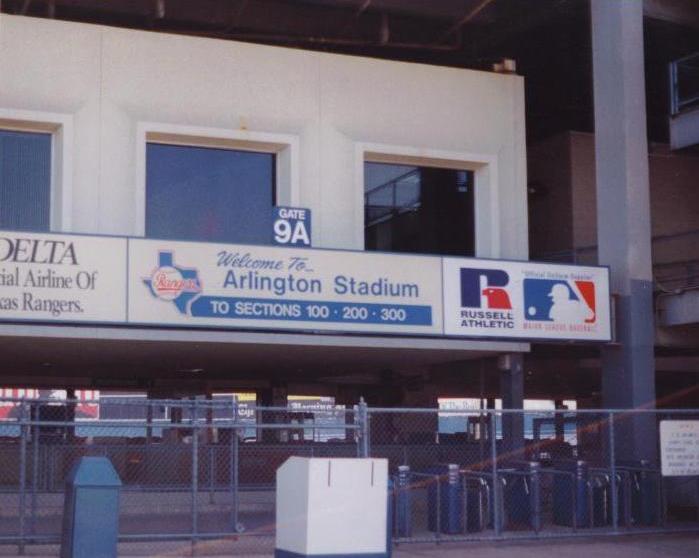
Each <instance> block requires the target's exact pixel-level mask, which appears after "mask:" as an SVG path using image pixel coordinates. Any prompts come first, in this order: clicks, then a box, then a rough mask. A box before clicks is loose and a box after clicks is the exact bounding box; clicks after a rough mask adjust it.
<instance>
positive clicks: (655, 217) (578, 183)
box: [528, 132, 699, 271]
mask: <svg viewBox="0 0 699 558" xmlns="http://www.w3.org/2000/svg"><path fill="white" fill-rule="evenodd" d="M594 139H595V138H594V135H593V134H588V133H582V132H566V133H564V134H560V135H557V136H555V137H553V138H550V139H548V140H546V141H544V142H541V143H539V144H537V145H535V146H532V147H531V148H530V149H529V155H528V158H529V167H530V169H531V170H530V179H529V180H530V182H531V181H532V180H533V179H538V180H540V181H541V183H542V185H543V186H544V187H546V188H547V190H548V193H547V194H545V195H546V196H548V197H549V198H550V200H548V201H546V202H542V203H541V205H542V206H545V207H546V212H548V208H549V206H550V207H561V205H560V204H562V203H564V202H565V201H566V198H568V199H569V203H570V211H571V213H572V215H571V217H572V231H571V232H572V235H570V234H569V231H568V229H567V227H566V226H565V224H564V225H560V224H557V225H555V226H554V224H552V226H551V227H550V228H549V229H548V230H547V231H542V232H541V233H539V234H534V233H535V231H536V230H537V225H536V224H535V221H536V220H538V218H537V214H536V213H535V208H536V207H537V204H538V203H539V202H537V201H532V203H531V220H532V225H531V230H532V236H531V246H532V252H533V253H535V254H545V253H550V252H554V251H556V250H561V249H565V248H561V247H560V245H561V244H562V243H563V242H566V243H567V248H568V249H570V248H572V247H576V248H578V249H582V250H581V251H580V252H579V254H578V257H579V261H580V262H581V263H583V262H584V263H588V262H589V263H594V261H595V259H596V253H595V252H594V250H586V249H585V248H589V247H591V246H594V245H596V244H597V215H596V194H595V145H594ZM649 149H650V154H649V168H650V195H651V224H652V234H653V237H654V238H656V240H655V241H654V243H653V263H654V265H656V266H657V265H658V264H666V263H668V262H678V261H682V262H684V261H687V260H693V259H696V260H699V234H693V235H692V234H685V233H690V232H691V231H699V188H697V177H699V156H697V155H693V154H683V153H677V152H671V151H670V150H669V149H668V147H667V146H664V145H651V146H650V148H649ZM534 171H536V172H537V174H533V172H534ZM559 211H560V210H559ZM667 236H673V237H674V238H658V237H667ZM550 237H554V238H550ZM678 271H679V270H678Z"/></svg>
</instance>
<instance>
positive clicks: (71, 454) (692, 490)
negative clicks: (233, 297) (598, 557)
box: [0, 399, 699, 556]
mask: <svg viewBox="0 0 699 558" xmlns="http://www.w3.org/2000/svg"><path fill="white" fill-rule="evenodd" d="M90 405H93V407H90ZM0 406H1V407H2V408H4V410H5V411H6V412H4V414H3V417H4V418H3V420H2V421H0V501H1V505H0V554H2V553H3V552H4V550H7V549H9V548H11V549H12V551H13V552H14V551H19V552H20V553H26V554H27V555H31V554H36V553H40V554H41V555H58V552H59V545H60V536H61V528H62V520H63V517H62V516H63V504H64V487H65V482H66V478H67V477H68V475H69V473H70V470H71V468H72V467H73V465H74V464H75V463H76V462H77V460H78V459H79V458H80V457H82V456H88V455H99V456H105V457H107V458H109V460H110V461H111V462H112V463H113V465H114V467H115V469H116V471H117V473H118V474H119V476H120V478H121V480H122V482H123V488H122V492H121V499H120V517H119V541H120V542H119V552H120V555H134V556H137V555H142V556H156V555H168V556H189V555H196V554H203V555H215V554H220V555H227V554H233V553H235V554H267V555H269V554H272V553H273V551H274V533H275V508H274V503H275V474H276V470H277V468H278V467H279V466H280V465H281V464H282V463H283V462H284V461H285V460H286V459H287V458H289V457H290V456H292V455H297V456H307V457H361V456H371V457H383V458H386V459H387V460H388V462H389V472H390V475H391V486H392V488H391V493H390V494H391V498H390V500H391V502H392V508H393V510H392V512H393V513H392V517H393V519H392V522H391V525H390V528H391V530H392V534H393V538H394V541H395V542H396V543H405V542H426V541H447V540H471V539H477V540H488V539H502V538H522V537H552V536H580V535H590V534H592V533H594V534H610V535H611V534H619V533H627V532H633V531H638V532H660V531H677V530H699V504H698V502H699V477H697V476H696V475H695V476H689V475H685V476H675V477H663V476H662V475H661V472H660V470H659V463H660V461H659V455H660V454H659V452H660V449H659V435H658V432H659V427H660V423H661V422H664V421H683V422H685V423H687V422H688V421H699V410H691V411H688V410H684V411H680V410H678V411H635V412H622V411H597V410H595V411H587V410H585V411H582V410H580V411H567V410H565V411H536V412H535V411H506V410H505V411H503V410H486V409H483V410H478V411H463V410H438V409H394V408H388V409H378V408H368V407H367V406H366V405H365V404H364V403H360V404H359V405H357V406H355V407H353V408H348V409H345V408H344V407H341V406H334V405H331V406H327V405H326V406H319V407H318V408H315V409H313V408H302V409H301V408H291V407H253V406H242V405H238V404H237V403H236V402H235V401H230V400H228V401H216V400H213V401H212V400H198V399H197V400H185V401H183V400H173V401H170V400H161V401H160V400H159V401H155V400H148V401H146V400H143V399H141V400H128V399H124V400H119V401H110V402H109V404H107V403H106V402H104V401H101V402H93V403H85V402H77V401H76V402H71V401H68V402H66V401H55V400H20V399H12V400H10V399H8V400H0ZM695 432H696V431H695ZM688 440H689V438H688ZM693 441H694V443H695V444H697V445H699V439H693ZM638 456H642V457H644V459H643V460H642V459H639V457H638Z"/></svg>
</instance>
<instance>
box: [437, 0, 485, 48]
mask: <svg viewBox="0 0 699 558" xmlns="http://www.w3.org/2000/svg"><path fill="white" fill-rule="evenodd" d="M494 1H495V0H482V2H481V3H480V4H478V5H477V6H476V7H475V8H473V9H472V10H470V11H468V12H467V13H466V14H465V15H464V16H463V17H462V18H461V19H459V20H458V21H457V22H456V23H454V24H453V25H452V26H451V27H450V28H449V29H447V31H446V32H445V33H444V35H442V36H441V37H440V38H439V39H438V40H437V42H438V43H443V42H444V41H446V40H447V39H448V38H449V37H451V36H452V35H453V34H454V33H455V32H456V31H458V30H459V29H461V28H462V27H463V26H464V25H466V24H467V23H468V22H469V21H471V20H472V19H473V18H474V17H476V16H477V15H478V14H479V13H481V12H482V11H483V10H485V9H486V8H487V7H488V6H489V5H490V4H492V3H493V2H494Z"/></svg>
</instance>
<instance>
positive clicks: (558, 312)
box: [524, 279, 597, 324]
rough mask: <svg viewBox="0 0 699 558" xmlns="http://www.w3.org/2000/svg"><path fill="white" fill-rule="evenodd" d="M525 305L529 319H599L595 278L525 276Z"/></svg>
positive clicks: (579, 321) (576, 321)
mask: <svg viewBox="0 0 699 558" xmlns="http://www.w3.org/2000/svg"><path fill="white" fill-rule="evenodd" d="M524 306H525V318H526V319H527V320H534V321H545V322H555V323H568V324H593V323H595V322H596V320H597V309H596V304H595V284H594V283H593V282H592V281H565V280H560V279H525V280H524Z"/></svg>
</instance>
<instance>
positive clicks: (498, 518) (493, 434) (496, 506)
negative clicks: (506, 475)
mask: <svg viewBox="0 0 699 558" xmlns="http://www.w3.org/2000/svg"><path fill="white" fill-rule="evenodd" d="M496 422H497V421H496V415H495V411H494V410H493V411H492V412H491V413H490V458H491V461H492V464H491V467H492V474H493V528H494V529H495V535H496V536H498V537H499V536H500V534H501V533H502V515H501V512H502V507H501V501H502V491H501V490H500V482H499V479H498V446H497V427H496Z"/></svg>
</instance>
